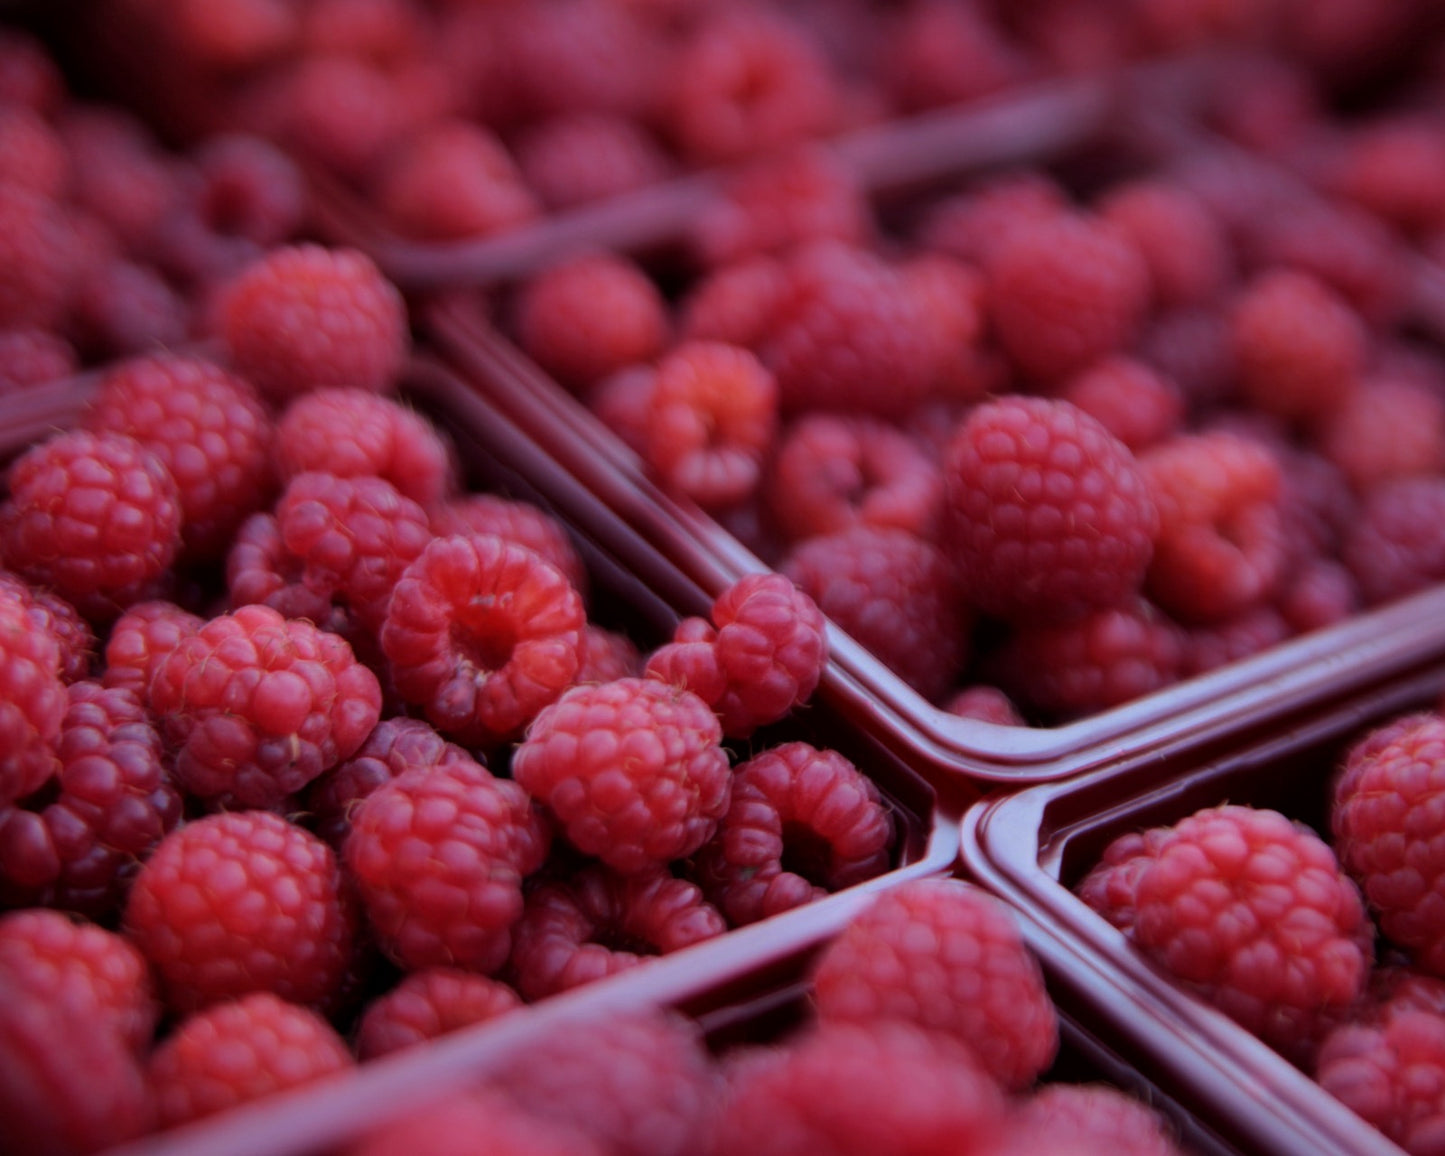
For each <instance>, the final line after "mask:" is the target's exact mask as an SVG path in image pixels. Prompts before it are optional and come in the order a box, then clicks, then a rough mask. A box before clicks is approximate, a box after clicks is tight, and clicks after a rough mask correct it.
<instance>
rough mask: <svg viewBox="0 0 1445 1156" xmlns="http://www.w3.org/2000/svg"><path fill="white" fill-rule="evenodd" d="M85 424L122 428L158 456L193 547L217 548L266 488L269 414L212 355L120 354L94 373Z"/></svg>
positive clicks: (204, 552) (211, 552)
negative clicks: (122, 358) (95, 384)
mask: <svg viewBox="0 0 1445 1156" xmlns="http://www.w3.org/2000/svg"><path fill="white" fill-rule="evenodd" d="M86 425H87V426H88V427H89V428H90V429H93V430H97V431H103V430H111V431H114V432H116V433H123V434H129V435H130V436H131V437H133V438H135V439H136V441H138V442H140V443H141V445H143V446H145V447H146V448H147V449H148V450H150V451H151V452H152V453H154V454H155V455H156V456H157V457H158V458H160V460H161V462H162V463H163V464H164V465H165V467H166V469H167V470H169V471H170V474H171V477H173V478H174V479H175V481H176V486H177V488H178V490H179V495H180V504H181V535H182V538H183V539H184V541H185V544H186V547H187V549H189V550H190V551H192V552H193V553H195V554H197V555H201V556H206V557H216V556H219V555H220V554H221V553H223V552H224V550H225V548H226V546H227V545H228V544H229V542H230V540H231V537H232V536H233V535H234V534H235V532H236V527H237V526H239V525H240V524H241V521H242V520H243V519H244V518H245V517H246V516H247V515H249V514H250V513H252V512H253V511H255V510H257V509H259V508H260V507H261V506H262V505H264V504H265V502H266V499H267V497H268V496H269V491H270V486H271V447H272V436H273V434H272V425H271V418H270V415H269V414H267V412H266V409H265V407H264V406H263V405H262V404H261V400H260V398H259V397H258V396H257V395H256V392H255V390H254V389H253V388H252V387H251V385H250V384H249V383H248V382H246V381H243V380H242V379H241V378H239V377H236V376H235V375H234V374H231V373H228V372H227V371H226V370H224V369H222V368H221V367H220V366H218V365H215V364H213V363H212V362H209V361H205V360H203V359H201V358H198V357H186V356H181V355H177V354H159V355H157V356H153V357H141V358H135V359H133V360H130V361H126V362H123V363H122V364H120V365H118V366H116V367H115V368H114V369H111V370H110V371H109V372H108V373H107V374H106V375H105V377H104V378H102V379H101V383H100V386H99V388H98V389H97V390H96V393H95V397H94V398H93V400H92V402H91V408H90V411H89V413H88V414H87V416H86Z"/></svg>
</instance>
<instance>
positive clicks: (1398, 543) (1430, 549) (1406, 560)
mask: <svg viewBox="0 0 1445 1156" xmlns="http://www.w3.org/2000/svg"><path fill="white" fill-rule="evenodd" d="M1340 560H1341V561H1343V562H1344V564H1345V565H1346V566H1348V567H1349V569H1350V573H1351V574H1353V575H1354V576H1355V580H1356V581H1357V582H1358V583H1359V584H1360V595H1361V597H1362V598H1363V599H1364V602H1365V605H1366V606H1375V605H1378V604H1380V603H1382V602H1389V601H1391V600H1393V599H1396V598H1402V597H1404V596H1405V595H1406V594H1414V593H1415V592H1416V591H1418V590H1423V589H1424V588H1425V587H1426V586H1429V585H1430V584H1431V583H1434V582H1438V581H1440V580H1441V579H1442V578H1445V478H1442V477H1440V476H1438V475H1429V476H1425V477H1418V478H1397V479H1395V480H1394V481H1388V482H1381V483H1380V484H1379V485H1378V486H1374V487H1373V488H1371V490H1370V491H1369V493H1367V494H1365V495H1364V497H1363V499H1362V501H1361V506H1360V510H1359V514H1358V515H1357V518H1356V520H1355V522H1354V524H1353V525H1351V526H1350V527H1349V528H1348V529H1347V530H1346V532H1345V537H1344V541H1343V542H1342V543H1341V546H1340Z"/></svg>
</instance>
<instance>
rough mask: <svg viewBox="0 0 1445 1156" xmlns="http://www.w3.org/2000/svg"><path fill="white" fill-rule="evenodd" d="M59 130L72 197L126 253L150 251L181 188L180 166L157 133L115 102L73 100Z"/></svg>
mask: <svg viewBox="0 0 1445 1156" xmlns="http://www.w3.org/2000/svg"><path fill="white" fill-rule="evenodd" d="M59 129H60V132H61V134H62V136H63V137H64V139H65V143H66V147H67V148H68V149H69V151H70V168H71V174H72V181H71V189H70V194H71V199H72V201H73V202H74V203H75V204H76V205H77V207H79V208H80V209H82V210H84V211H86V212H88V213H90V214H93V215H94V216H95V217H96V218H98V219H99V220H100V221H101V222H102V223H103V224H104V225H105V227H106V228H107V229H108V230H109V232H110V233H111V235H112V236H113V237H114V239H115V240H116V241H118V242H119V244H120V247H121V248H122V249H123V250H124V251H125V252H127V253H132V254H144V253H146V252H147V251H148V250H149V249H150V247H151V245H152V244H153V243H154V240H155V237H156V234H157V231H158V229H159V228H160V226H161V224H162V222H164V221H165V220H166V218H167V217H168V216H169V215H170V214H171V213H173V212H174V211H175V210H176V207H177V205H178V204H179V201H180V192H181V186H180V181H179V179H178V170H177V168H176V166H175V165H174V164H173V163H172V161H171V159H170V158H169V157H167V156H166V155H165V154H164V153H163V152H162V150H161V149H160V147H159V145H158V142H157V141H156V138H155V134H154V133H152V132H151V130H150V129H149V128H148V127H147V126H146V124H145V123H144V122H143V121H142V120H141V119H140V118H139V117H138V116H137V115H135V114H133V113H130V112H126V111H125V110H123V109H121V108H120V107H119V106H117V105H114V104H108V105H103V104H75V105H72V106H71V107H70V108H69V109H67V110H66V113H65V115H64V117H63V118H62V119H61V120H60V122H59Z"/></svg>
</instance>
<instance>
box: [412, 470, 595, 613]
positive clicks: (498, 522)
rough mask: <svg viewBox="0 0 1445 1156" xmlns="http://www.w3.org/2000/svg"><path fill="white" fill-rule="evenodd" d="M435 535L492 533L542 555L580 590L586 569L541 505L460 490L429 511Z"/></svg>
mask: <svg viewBox="0 0 1445 1156" xmlns="http://www.w3.org/2000/svg"><path fill="white" fill-rule="evenodd" d="M432 530H433V531H434V532H435V533H436V534H438V535H442V536H444V535H447V534H494V535H495V536H496V537H498V538H502V539H504V540H506V541H508V542H513V543H515V544H516V545H518V546H525V547H526V548H527V549H529V550H531V551H533V552H534V553H536V554H539V555H541V556H542V558H543V559H544V560H546V561H547V562H550V563H551V564H552V565H553V566H555V567H556V568H557V569H558V570H560V571H561V572H562V573H563V574H564V575H565V576H566V578H567V581H568V582H570V583H572V588H573V589H574V590H576V591H577V592H578V593H579V594H580V593H583V592H585V591H586V589H587V569H586V567H585V566H584V565H583V562H582V558H581V556H580V555H579V554H578V553H577V548H576V546H574V545H573V544H572V539H571V538H570V537H569V536H568V533H567V528H566V526H564V525H563V524H562V522H561V521H560V520H559V519H558V518H556V517H554V516H553V515H552V514H549V513H547V512H546V511H545V510H543V509H542V508H541V507H540V506H534V505H532V504H531V503H530V502H523V501H518V500H516V499H513V498H503V497H499V496H498V495H496V494H463V495H462V496H461V497H459V498H454V499H453V500H451V501H450V502H447V503H445V504H444V505H442V506H441V507H439V508H437V509H434V510H433V511H432Z"/></svg>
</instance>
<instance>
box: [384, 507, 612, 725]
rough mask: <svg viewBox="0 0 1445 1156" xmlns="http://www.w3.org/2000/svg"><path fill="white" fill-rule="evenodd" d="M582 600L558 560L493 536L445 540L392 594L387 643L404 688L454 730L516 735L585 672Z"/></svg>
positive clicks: (413, 567)
mask: <svg viewBox="0 0 1445 1156" xmlns="http://www.w3.org/2000/svg"><path fill="white" fill-rule="evenodd" d="M585 624H586V612H585V610H584V608H583V605H582V599H581V598H580V596H579V595H578V594H577V592H576V591H575V590H574V589H573V588H572V586H571V584H570V583H569V582H568V581H567V579H566V578H565V577H564V576H563V575H562V573H561V572H560V571H558V570H557V569H556V568H555V567H553V566H552V565H550V564H549V563H547V562H545V561H543V560H542V558H541V557H540V556H539V555H537V554H534V553H533V552H532V551H531V550H528V549H527V548H526V547H524V546H518V545H515V544H513V543H511V542H506V541H503V540H502V539H501V538H498V537H495V536H492V535H452V536H450V537H446V538H437V539H435V540H434V541H433V542H432V543H431V544H430V545H429V546H427V548H426V549H425V550H424V551H423V552H422V554H421V556H420V557H418V558H417V559H416V561H415V562H413V563H412V564H411V565H410V566H408V567H407V568H406V570H405V572H404V573H403V574H402V577H401V580H400V581H399V582H398V583H397V584H396V588H395V590H394V591H393V593H392V596H391V603H390V605H389V607H388V609H387V614H386V621H385V623H384V624H383V625H382V628H381V646H382V649H383V650H384V651H385V653H386V657H387V659H388V660H389V661H390V663H391V672H392V677H393V679H394V681H395V683H396V688H397V690H398V691H399V692H400V694H401V695H402V697H403V698H404V699H406V701H408V702H411V703H416V704H418V705H420V706H422V707H424V708H425V710H426V712H427V717H428V718H429V719H430V720H431V722H432V723H433V725H435V726H436V728H437V729H438V730H439V731H441V732H442V733H443V734H445V735H447V736H448V737H454V738H457V739H458V740H459V741H462V742H466V743H470V744H475V745H486V744H488V743H499V742H506V741H510V740H512V739H513V738H515V737H516V736H518V735H520V734H521V733H522V731H523V729H524V728H525V727H526V726H527V725H528V723H530V722H531V721H532V720H533V718H534V717H535V716H536V714H537V712H538V711H539V710H541V709H542V708H543V707H545V706H546V705H547V704H548V703H551V702H553V701H555V700H556V698H557V696H558V695H560V694H561V693H562V691H563V690H565V689H566V688H567V687H568V686H569V685H571V683H572V681H573V679H574V678H575V677H576V675H577V669H578V667H579V665H580V663H581V658H582V655H581V649H582V628H583V626H584V625H585Z"/></svg>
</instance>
